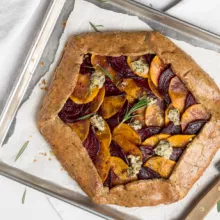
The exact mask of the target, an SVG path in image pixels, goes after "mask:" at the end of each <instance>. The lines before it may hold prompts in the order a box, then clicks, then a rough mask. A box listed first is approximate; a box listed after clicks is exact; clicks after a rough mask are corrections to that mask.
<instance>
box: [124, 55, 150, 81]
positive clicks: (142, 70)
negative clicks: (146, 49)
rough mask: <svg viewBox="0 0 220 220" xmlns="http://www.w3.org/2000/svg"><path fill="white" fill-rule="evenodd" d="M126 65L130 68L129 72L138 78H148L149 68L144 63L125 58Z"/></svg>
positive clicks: (135, 59) (137, 59)
mask: <svg viewBox="0 0 220 220" xmlns="http://www.w3.org/2000/svg"><path fill="white" fill-rule="evenodd" d="M127 63H128V66H129V67H130V68H131V70H132V71H133V72H134V73H135V74H136V75H138V76H140V77H142V78H147V77H148V72H149V67H148V64H147V63H146V61H145V60H144V59H143V58H141V57H140V56H138V57H129V56H128V57H127Z"/></svg>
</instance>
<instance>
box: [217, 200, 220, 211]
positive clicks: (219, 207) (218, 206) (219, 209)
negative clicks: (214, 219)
mask: <svg viewBox="0 0 220 220" xmlns="http://www.w3.org/2000/svg"><path fill="white" fill-rule="evenodd" d="M217 211H218V212H220V200H219V201H218V202H217Z"/></svg>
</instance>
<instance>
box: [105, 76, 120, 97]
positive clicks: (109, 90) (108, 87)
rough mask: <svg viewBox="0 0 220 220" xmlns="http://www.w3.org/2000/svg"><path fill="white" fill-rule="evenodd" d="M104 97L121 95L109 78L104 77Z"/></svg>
mask: <svg viewBox="0 0 220 220" xmlns="http://www.w3.org/2000/svg"><path fill="white" fill-rule="evenodd" d="M104 86H105V96H113V95H121V94H123V92H121V91H120V90H119V89H118V88H117V87H116V85H115V84H114V83H113V82H112V81H111V79H110V78H109V77H105V84H104Z"/></svg>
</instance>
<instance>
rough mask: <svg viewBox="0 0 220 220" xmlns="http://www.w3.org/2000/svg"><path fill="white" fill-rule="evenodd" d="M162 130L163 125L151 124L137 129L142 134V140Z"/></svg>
mask: <svg viewBox="0 0 220 220" xmlns="http://www.w3.org/2000/svg"><path fill="white" fill-rule="evenodd" d="M160 130H161V127H157V126H149V127H145V128H142V129H140V130H138V131H137V133H138V134H139V135H140V138H141V141H144V140H145V139H146V138H149V137H151V136H153V135H155V134H158V133H159V132H160Z"/></svg>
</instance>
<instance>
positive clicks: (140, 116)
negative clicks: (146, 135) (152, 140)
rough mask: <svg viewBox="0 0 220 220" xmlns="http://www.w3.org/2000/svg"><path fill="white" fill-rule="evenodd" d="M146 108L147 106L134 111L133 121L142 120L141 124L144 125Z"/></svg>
mask: <svg viewBox="0 0 220 220" xmlns="http://www.w3.org/2000/svg"><path fill="white" fill-rule="evenodd" d="M145 109H146V108H140V109H138V110H136V111H134V113H133V118H132V120H133V121H135V120H138V121H139V122H140V124H141V125H142V127H144V126H145V121H144V119H145Z"/></svg>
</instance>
